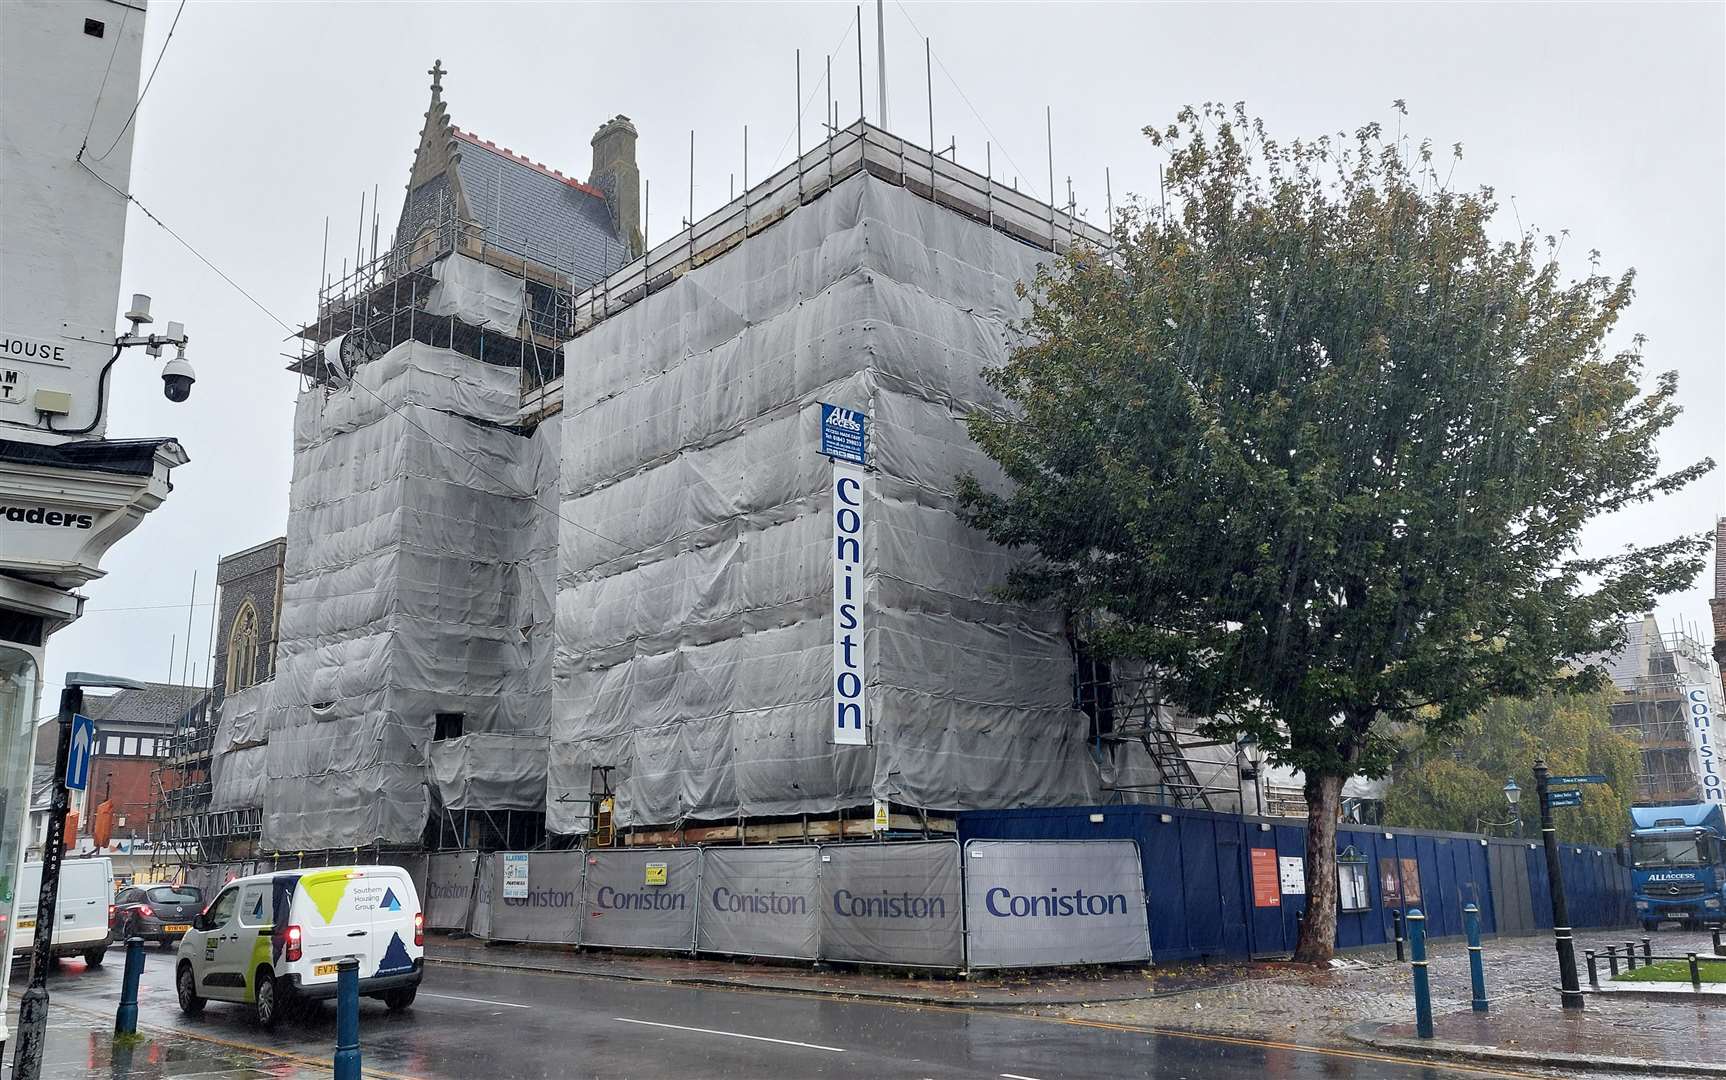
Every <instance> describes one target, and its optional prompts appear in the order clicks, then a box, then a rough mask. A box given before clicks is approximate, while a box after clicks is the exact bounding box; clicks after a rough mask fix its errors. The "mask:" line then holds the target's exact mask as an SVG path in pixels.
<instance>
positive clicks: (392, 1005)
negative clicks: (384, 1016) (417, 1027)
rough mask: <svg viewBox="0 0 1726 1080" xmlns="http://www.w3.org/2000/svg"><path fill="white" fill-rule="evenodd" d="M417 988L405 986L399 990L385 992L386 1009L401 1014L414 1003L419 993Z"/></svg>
mask: <svg viewBox="0 0 1726 1080" xmlns="http://www.w3.org/2000/svg"><path fill="white" fill-rule="evenodd" d="M419 989H420V988H419V987H417V986H404V987H401V988H400V989H397V990H385V991H384V1008H386V1009H388V1010H389V1011H390V1012H401V1011H402V1010H403V1009H405V1008H407V1007H408V1006H409V1005H412V1004H413V1003H414V996H415V995H416V994H418V993H419Z"/></svg>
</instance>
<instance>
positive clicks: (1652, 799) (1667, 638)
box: [1612, 632, 1713, 806]
mask: <svg viewBox="0 0 1726 1080" xmlns="http://www.w3.org/2000/svg"><path fill="white" fill-rule="evenodd" d="M1633 648H1636V649H1637V650H1638V651H1639V652H1640V653H1641V654H1642V657H1641V661H1642V662H1640V663H1638V664H1637V665H1636V668H1637V671H1638V672H1639V673H1637V674H1630V675H1627V676H1626V675H1620V677H1619V678H1618V679H1617V680H1616V681H1617V683H1618V690H1619V697H1618V700H1617V701H1616V702H1614V703H1613V705H1612V729H1613V730H1614V731H1617V732H1619V733H1620V734H1623V735H1627V736H1629V737H1630V738H1631V739H1632V740H1634V741H1635V742H1636V745H1637V747H1638V748H1639V749H1640V750H1641V751H1642V759H1641V768H1640V769H1638V770H1637V774H1636V803H1637V804H1638V805H1641V806H1662V805H1673V804H1678V803H1690V802H1697V801H1699V800H1700V799H1701V798H1702V786H1701V777H1700V776H1699V775H1698V771H1697V756H1696V743H1695V733H1694V731H1693V729H1692V727H1691V724H1690V719H1689V713H1688V711H1687V709H1686V703H1685V699H1684V695H1685V693H1686V691H1688V690H1691V689H1693V688H1695V687H1702V688H1704V689H1708V690H1711V689H1712V685H1711V684H1712V682H1713V680H1712V679H1711V677H1710V674H1709V663H1708V657H1707V650H1706V649H1704V648H1703V646H1702V645H1701V643H1700V642H1698V641H1696V640H1695V639H1694V638H1692V637H1690V636H1689V635H1688V634H1684V633H1680V632H1668V633H1664V634H1655V635H1650V636H1646V637H1645V638H1644V640H1643V641H1642V642H1641V643H1639V644H1638V645H1636V646H1633Z"/></svg>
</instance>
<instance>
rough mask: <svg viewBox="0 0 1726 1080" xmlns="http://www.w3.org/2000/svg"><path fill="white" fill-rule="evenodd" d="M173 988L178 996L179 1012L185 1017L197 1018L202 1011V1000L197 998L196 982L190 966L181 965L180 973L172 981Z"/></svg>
mask: <svg viewBox="0 0 1726 1080" xmlns="http://www.w3.org/2000/svg"><path fill="white" fill-rule="evenodd" d="M174 988H175V989H176V990H177V991H179V994H180V1011H181V1012H183V1013H185V1014H186V1015H187V1016H197V1015H198V1014H199V1013H201V1012H203V1011H204V1004H205V1002H204V999H203V998H201V997H199V996H198V980H197V977H196V976H194V975H193V974H192V965H191V964H181V965H180V973H179V975H178V976H176V977H175V979H174Z"/></svg>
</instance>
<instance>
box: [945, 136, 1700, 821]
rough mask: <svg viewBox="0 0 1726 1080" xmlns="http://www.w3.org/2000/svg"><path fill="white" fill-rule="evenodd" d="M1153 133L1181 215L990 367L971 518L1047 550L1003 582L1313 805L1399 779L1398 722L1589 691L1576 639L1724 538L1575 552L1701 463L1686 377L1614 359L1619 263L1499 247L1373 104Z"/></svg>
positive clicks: (1549, 247) (1123, 247) (1530, 246)
mask: <svg viewBox="0 0 1726 1080" xmlns="http://www.w3.org/2000/svg"><path fill="white" fill-rule="evenodd" d="M1146 134H1147V135H1149V136H1150V138H1151V139H1152V140H1153V141H1154V142H1155V143H1156V144H1157V145H1158V146H1161V147H1163V148H1164V149H1165V150H1167V152H1168V154H1169V159H1168V166H1167V169H1166V173H1165V184H1166V209H1165V208H1163V207H1161V206H1147V205H1137V206H1134V207H1133V208H1130V209H1129V210H1127V211H1126V212H1124V213H1123V214H1122V215H1121V217H1120V219H1119V220H1118V221H1117V222H1116V223H1115V230H1114V240H1115V243H1114V250H1113V251H1112V252H1107V253H1104V252H1098V251H1095V250H1085V249H1081V250H1076V251H1074V252H1073V253H1072V254H1071V255H1070V256H1069V257H1067V258H1065V259H1063V260H1056V261H1055V262H1054V263H1053V265H1052V266H1050V267H1049V268H1048V269H1047V270H1046V271H1045V272H1044V273H1041V274H1039V276H1038V278H1037V280H1036V281H1035V282H1034V283H1032V284H1031V285H1030V286H1029V287H1028V288H1027V289H1026V293H1027V295H1029V296H1030V297H1031V299H1032V308H1031V313H1030V315H1029V317H1028V319H1027V320H1026V322H1025V324H1024V326H1023V328H1022V329H1023V331H1024V336H1023V342H1022V344H1020V345H1019V346H1018V347H1017V348H1016V349H1015V350H1014V352H1013V354H1012V356H1011V357H1010V359H1009V360H1008V362H1007V363H1006V364H1005V365H1004V366H1003V367H1001V368H999V369H997V370H995V371H993V372H991V373H990V381H991V382H992V384H993V385H994V386H995V387H996V388H997V389H998V390H999V391H1000V392H1001V393H1002V394H1004V395H1005V397H1006V398H1007V399H1008V401H1009V402H1010V406H1011V409H1010V412H1002V413H1000V414H979V415H976V416H974V417H973V418H972V419H971V424H970V430H971V434H972V436H973V438H975V440H976V441H977V443H978V444H979V445H980V446H981V447H982V448H983V449H984V450H985V451H986V452H987V453H988V454H989V455H990V456H991V457H992V458H994V460H995V461H996V462H998V463H999V464H1000V466H1001V467H1002V469H1003V471H1004V472H1005V474H1006V476H1007V477H1008V478H1010V479H1011V481H1012V482H1013V487H1012V490H1011V493H1009V494H1001V493H999V492H997V491H994V490H991V489H989V488H985V487H984V486H983V485H982V484H981V483H980V482H978V481H976V480H975V479H974V478H968V477H967V478H961V504H962V508H963V511H964V513H965V514H966V515H967V517H968V519H969V520H970V521H971V522H972V523H973V524H975V525H977V526H978V527H980V528H982V529H983V530H985V531H986V532H987V533H988V534H989V535H990V536H991V537H993V538H994V539H995V540H996V541H998V542H1000V543H1003V544H1007V545H1010V546H1013V547H1017V548H1021V549H1023V550H1024V551H1025V552H1026V553H1027V554H1029V555H1031V556H1032V558H1030V559H1029V560H1028V561H1027V562H1026V563H1025V564H1024V565H1023V566H1022V568H1021V569H1020V570H1019V571H1018V572H1017V573H1016V574H1015V575H1014V576H1013V578H1012V581H1011V585H1010V591H1011V592H1012V593H1013V594H1014V595H1015V596H1016V597H1017V598H1020V599H1027V600H1033V601H1041V602H1058V603H1060V604H1062V605H1064V606H1065V607H1066V609H1067V610H1069V611H1071V612H1074V613H1076V614H1075V616H1074V620H1075V623H1076V628H1077V630H1078V631H1079V633H1080V634H1081V635H1082V636H1084V637H1085V638H1086V639H1087V640H1088V641H1089V642H1090V643H1091V645H1092V646H1093V647H1094V648H1096V649H1097V650H1098V651H1100V652H1102V653H1103V654H1105V655H1115V656H1131V657H1138V658H1144V659H1146V660H1148V661H1149V662H1150V663H1151V664H1152V665H1154V667H1155V668H1156V669H1157V670H1158V671H1159V672H1160V673H1161V679H1162V685H1161V691H1162V693H1163V695H1164V696H1165V698H1166V699H1167V700H1170V701H1172V702H1174V703H1177V704H1179V705H1180V706H1182V707H1183V708H1185V709H1186V710H1187V711H1188V712H1190V713H1192V714H1193V715H1196V716H1203V717H1210V718H1212V719H1211V720H1210V722H1209V729H1210V731H1211V732H1212V733H1213V734H1216V735H1219V736H1222V737H1229V736H1232V735H1235V734H1239V733H1242V732H1251V733H1252V734H1253V735H1255V736H1256V737H1257V738H1258V740H1259V742H1260V744H1261V745H1263V746H1265V747H1267V748H1269V749H1270V750H1271V751H1272V753H1273V754H1274V755H1275V757H1276V759H1277V760H1279V761H1280V762H1282V763H1284V764H1288V765H1292V766H1295V767H1297V768H1301V769H1304V770H1306V771H1307V774H1308V777H1309V800H1310V799H1311V787H1310V782H1311V779H1312V778H1313V777H1315V776H1323V777H1341V776H1347V775H1351V774H1355V773H1365V774H1368V775H1377V774H1381V773H1382V772H1383V771H1384V769H1385V768H1386V767H1387V766H1388V765H1389V763H1390V761H1391V758H1392V754H1393V751H1394V749H1395V743H1394V740H1392V739H1391V738H1389V737H1388V732H1390V731H1391V730H1392V729H1393V727H1394V726H1395V724H1397V723H1399V722H1401V723H1409V722H1412V723H1418V724H1421V725H1425V726H1428V727H1430V728H1433V729H1434V730H1437V731H1441V732H1442V731H1444V730H1447V729H1454V728H1455V727H1457V726H1458V725H1460V724H1462V723H1463V722H1464V721H1465V720H1466V719H1467V718H1468V717H1470V716H1472V715H1474V714H1475V713H1476V712H1478V711H1479V710H1481V709H1482V708H1483V707H1485V706H1486V704H1487V702H1488V701H1489V700H1490V699H1491V698H1493V697H1494V696H1499V695H1509V696H1518V697H1528V696H1534V695H1538V694H1540V693H1543V692H1545V691H1547V690H1548V689H1552V688H1564V689H1588V688H1590V687H1591V686H1594V685H1598V682H1599V672H1598V671H1597V670H1594V669H1589V668H1586V667H1584V666H1583V665H1582V664H1581V663H1580V661H1581V659H1582V658H1583V657H1586V656H1589V655H1591V654H1595V653H1598V652H1601V651H1604V650H1608V649H1611V648H1613V647H1614V646H1616V645H1618V644H1619V643H1620V642H1621V640H1622V634H1623V629H1622V625H1623V622H1624V621H1625V620H1626V619H1627V618H1628V617H1630V616H1634V615H1640V614H1642V613H1643V612H1644V611H1646V610H1648V609H1649V608H1650V607H1651V606H1652V605H1653V602H1654V600H1655V598H1656V597H1658V596H1660V595H1663V594H1666V593H1670V592H1673V591H1676V590H1678V589H1681V588H1683V587H1685V586H1686V585H1687V584H1688V583H1689V582H1690V580H1691V579H1692V578H1694V576H1695V575H1696V573H1697V572H1698V571H1699V570H1700V568H1701V565H1702V559H1703V553H1704V551H1705V550H1706V547H1707V541H1706V539H1705V538H1704V537H1703V536H1701V535H1694V536H1680V537H1677V538H1674V539H1670V540H1667V541H1664V542H1660V543H1655V544H1652V545H1649V546H1646V547H1640V548H1631V549H1627V550H1624V551H1621V552H1618V553H1615V554H1612V555H1606V556H1601V557H1597V558H1581V557H1579V556H1578V555H1577V549H1578V541H1579V536H1580V532H1581V530H1582V528H1583V526H1584V525H1585V524H1587V523H1588V522H1589V521H1591V520H1592V519H1594V518H1596V517H1598V516H1599V515H1602V514H1606V513H1610V512H1613V511H1617V510H1621V509H1624V508H1627V507H1633V506H1636V505H1638V504H1641V503H1645V502H1647V501H1649V500H1651V499H1654V498H1656V497H1657V496H1659V495H1661V494H1663V493H1666V492H1670V491H1672V490H1674V489H1676V488H1679V487H1681V486H1683V485H1684V484H1686V483H1688V482H1690V481H1691V480H1693V479H1695V478H1696V477H1698V476H1700V475H1701V474H1702V473H1704V472H1706V471H1707V470H1708V469H1709V468H1711V467H1712V464H1713V463H1712V462H1711V461H1702V462H1699V463H1696V464H1694V465H1688V466H1685V467H1682V468H1679V469H1677V470H1675V471H1671V472H1662V471H1661V469H1660V464H1659V460H1658V456H1657V454H1656V450H1655V442H1656V439H1657V437H1658V436H1659V434H1660V433H1661V432H1662V431H1663V430H1664V429H1665V428H1666V427H1667V426H1668V425H1670V424H1671V423H1672V421H1673V419H1674V417H1675V416H1676V415H1677V412H1678V406H1677V404H1676V394H1677V382H1676V377H1675V375H1673V374H1671V373H1667V374H1664V375H1661V376H1659V377H1657V378H1655V379H1653V380H1652V387H1651V389H1650V390H1649V391H1648V392H1647V393H1643V392H1642V391H1641V390H1640V389H1639V388H1638V379H1639V377H1640V376H1641V375H1642V357H1641V353H1640V349H1641V342H1640V339H1637V340H1635V342H1634V343H1633V344H1632V345H1631V347H1630V348H1628V349H1626V350H1624V351H1619V352H1615V353H1609V352H1608V351H1607V349H1606V346H1605V341H1606V338H1607V335H1608V333H1609V332H1610V331H1612V330H1613V328H1614V326H1615V325H1616V323H1617V322H1618V320H1619V318H1620V316H1621V315H1622V314H1623V313H1624V311H1625V308H1626V305H1628V304H1629V302H1630V299H1631V292H1632V289H1631V285H1632V276H1631V274H1629V273H1625V274H1624V275H1622V276H1620V277H1617V278H1612V277H1608V276H1606V275H1604V274H1601V273H1598V272H1592V273H1590V274H1589V275H1588V276H1586V277H1584V278H1582V279H1581V280H1575V281H1564V280H1562V274H1561V271H1560V268H1559V265H1558V263H1557V261H1556V250H1557V246H1558V241H1557V240H1556V238H1553V237H1545V238H1539V237H1537V236H1535V235H1534V234H1533V233H1528V234H1524V235H1520V236H1517V237H1516V238H1515V239H1513V240H1511V241H1509V242H1499V241H1496V240H1495V239H1494V233H1495V231H1500V230H1502V229H1503V224H1502V223H1501V222H1499V221H1498V219H1497V218H1496V217H1495V214H1496V211H1497V204H1496V202H1495V200H1494V196H1493V193H1492V191H1491V189H1488V188H1483V189H1480V190H1478V191H1466V192H1465V191H1454V190H1451V189H1450V188H1449V187H1448V186H1447V184H1446V182H1445V181H1444V180H1443V179H1442V178H1441V177H1440V175H1439V173H1438V171H1437V168H1436V167H1435V165H1434V162H1433V154H1432V151H1431V148H1430V146H1428V145H1426V144H1422V145H1421V146H1420V147H1419V148H1418V150H1412V151H1411V150H1408V149H1406V148H1405V147H1404V146H1403V145H1402V144H1401V143H1400V142H1399V141H1393V140H1390V139H1387V138H1385V137H1384V136H1383V135H1382V133H1381V131H1380V129H1379V126H1378V125H1377V124H1369V125H1367V126H1366V127H1364V128H1362V129H1360V130H1359V131H1358V132H1356V134H1355V136H1354V137H1353V138H1346V137H1341V136H1339V137H1337V138H1330V137H1324V138H1319V139H1316V140H1312V141H1295V142H1291V143H1279V142H1277V141H1275V140H1274V139H1272V138H1271V137H1270V135H1269V134H1268V133H1267V132H1266V131H1265V130H1264V128H1263V126H1262V124H1261V123H1260V122H1258V121H1254V120H1250V119H1249V118H1248V116H1247V115H1246V113H1245V112H1244V111H1243V110H1242V109H1240V108H1239V107H1237V108H1235V109H1234V110H1227V109H1224V108H1222V107H1218V106H1211V105H1207V106H1205V107H1204V108H1203V109H1199V110H1193V109H1188V110H1185V111H1183V112H1182V113H1181V114H1180V117H1179V119H1178V122H1177V123H1176V124H1174V125H1171V126H1169V127H1168V128H1166V129H1155V130H1152V129H1147V132H1146ZM1457 152H1458V153H1460V148H1458V150H1457ZM1502 783H1503V778H1502V777H1499V778H1498V780H1497V784H1502ZM1496 786H1497V785H1495V787H1496Z"/></svg>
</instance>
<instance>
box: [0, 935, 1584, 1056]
mask: <svg viewBox="0 0 1726 1080" xmlns="http://www.w3.org/2000/svg"><path fill="white" fill-rule="evenodd" d="M117 959H118V953H117V952H116V953H115V954H114V960H117ZM119 969H120V965H119V964H118V963H117V962H110V963H109V964H107V965H106V966H105V967H103V968H98V969H89V968H86V967H85V966H84V965H83V964H82V963H81V962H80V961H77V960H71V961H67V962H66V963H64V964H62V965H61V967H60V969H59V971H58V972H57V973H56V974H55V975H54V976H53V977H52V978H51V979H50V982H49V987H50V991H51V993H52V995H53V997H52V1002H53V1004H52V1010H53V1016H54V1020H53V1024H52V1027H51V1029H50V1032H49V1040H48V1049H49V1057H50V1067H49V1069H48V1070H47V1071H46V1072H45V1074H44V1075H45V1076H47V1077H51V1078H54V1080H94V1078H97V1077H101V1078H103V1080H117V1078H120V1077H128V1078H130V1077H139V1078H148V1080H154V1078H156V1077H164V1078H165V1077H176V1078H182V1077H193V1076H197V1077H199V1078H200V1080H203V1078H204V1077H205V1076H206V1074H207V1075H208V1076H211V1077H224V1078H225V1077H253V1076H259V1077H262V1076H269V1077H285V1078H290V1080H293V1078H299V1077H309V1076H314V1075H321V1076H328V1075H329V1072H328V1069H329V1066H328V1064H327V1063H328V1062H329V1060H330V1055H331V1052H332V1049H333V1047H334V1043H335V1031H334V1027H335V1020H334V1009H333V1008H331V1007H329V1006H328V1005H325V1006H324V1007H322V1008H321V1009H318V1010H317V1011H316V1012H315V1013H314V1014H312V1015H311V1016H308V1017H305V1018H302V1019H296V1020H293V1021H286V1022H284V1023H282V1024H281V1025H279V1026H277V1027H276V1028H275V1029H274V1030H269V1031H266V1030H262V1029H260V1028H258V1027H257V1026H256V1025H255V1024H254V1023H253V1022H252V1020H251V1019H250V1015H249V1013H248V1011H247V1010H245V1009H243V1008H241V1007H237V1006H232V1005H224V1004H221V1003H211V1005H210V1007H209V1009H208V1010H206V1012H205V1013H204V1014H203V1015H202V1016H199V1017H186V1016H183V1015H182V1014H181V1013H180V1011H179V1009H178V1006H177V1004H176V1002H175V998H174V991H173V986H172V981H173V980H172V975H173V971H172V963H171V962H170V959H169V954H158V953H154V952H152V953H151V954H149V957H148V961H147V965H146V968H145V971H144V976H143V980H142V983H141V991H140V995H139V1009H140V1017H139V1028H140V1031H141V1033H142V1034H143V1035H144V1039H143V1041H142V1043H141V1044H140V1046H141V1047H147V1048H155V1049H154V1050H153V1051H146V1052H145V1053H144V1056H145V1057H146V1058H148V1057H150V1054H151V1053H152V1052H153V1053H154V1054H155V1055H156V1059H153V1060H151V1061H149V1062H147V1065H148V1068H147V1070H144V1071H140V1068H139V1064H138V1058H139V1053H138V1052H137V1051H136V1050H135V1051H134V1053H133V1055H132V1061H133V1064H132V1065H130V1066H122V1065H119V1064H116V1063H115V1062H114V1060H113V1047H112V1042H111V1039H109V1037H108V1036H107V1035H106V1034H105V1032H107V1031H108V1030H109V1029H111V1027H112V1022H113V1021H112V1017H113V1011H114V1007H115V1005H116V1004H117V1001H118V996H119V985H120V970H119ZM22 981H23V980H22V976H21V975H20V974H19V973H18V972H17V971H15V973H14V981H13V986H12V989H13V991H14V992H17V991H20V990H21V989H22ZM1181 996H1183V995H1176V996H1175V998H1174V1000H1178V999H1179V998H1180V997H1181ZM1072 1007H1073V1008H1078V1007H1079V1006H1072ZM360 1014H361V1016H360V1030H361V1035H360V1039H361V1045H362V1048H363V1055H364V1065H365V1070H366V1074H367V1075H368V1076H375V1077H382V1078H385V1080H402V1078H407V1077H413V1078H416V1080H482V1078H483V1080H492V1078H517V1077H520V1078H535V1077H538V1078H550V1077H589V1076H591V1077H605V1078H606V1080H631V1078H643V1077H675V1078H678V1080H705V1078H714V1080H726V1078H754V1077H763V1078H766V1077H772V1078H787V1077H795V1078H803V1077H834V1078H842V1080H843V1078H852V1077H855V1078H858V1080H865V1078H866V1080H883V1078H900V1077H904V1078H910V1080H917V1078H925V1080H959V1078H965V1080H1057V1078H1060V1080H1126V1078H1143V1080H1185V1078H1195V1080H1196V1078H1222V1077H1238V1076H1266V1077H1279V1078H1280V1077H1290V1078H1320V1077H1322V1078H1327V1080H1380V1078H1382V1080H1416V1078H1418V1080H1455V1078H1461V1077H1475V1076H1496V1077H1504V1076H1514V1077H1523V1076H1536V1075H1551V1074H1550V1073H1544V1074H1543V1073H1539V1072H1536V1071H1524V1070H1507V1069H1503V1068H1499V1067H1492V1066H1481V1065H1463V1064H1449V1063H1432V1062H1427V1061H1421V1060H1418V1059H1413V1058H1411V1057H1409V1056H1407V1055H1405V1054H1401V1053H1398V1052H1391V1051H1381V1050H1373V1049H1369V1048H1365V1047H1360V1046H1352V1047H1336V1048H1320V1047H1310V1046H1302V1045H1297V1044H1295V1043H1292V1042H1285V1041H1278V1040H1274V1039H1264V1038H1251V1037H1240V1036H1233V1037H1218V1036H1209V1035H1204V1034H1194V1033H1181V1032H1158V1031H1146V1030H1141V1029H1138V1028H1134V1027H1131V1026H1128V1025H1122V1024H1115V1023H1109V1022H1107V1021H1104V1020H1101V1019H1095V1018H1084V1019H1068V1018H1063V1017H1058V1016H1047V1015H1034V1014H1033V1010H1028V1009H1023V1008H1021V1009H1012V1008H978V1007H973V1006H969V1005H935V1004H917V1003H909V1002H890V1001H884V1000H865V999H859V998H857V997H855V996H851V995H844V996H840V995H817V994H810V993H806V992H785V991H782V990H778V989H757V988H748V987H743V986H738V985H726V986H718V985H688V984H680V983H672V982H667V981H648V980H640V979H630V978H616V977H595V976H593V975H589V974H584V973H576V972H563V971H551V970H509V969H504V968H500V967H496V966H485V967H481V966H470V965H464V964H453V963H442V964H433V965H430V966H429V967H428V974H427V978H426V982H425V984H424V985H423V986H422V987H421V990H420V994H419V999H418V1001H416V1002H415V1004H414V1006H413V1008H411V1009H409V1010H407V1011H406V1012H404V1013H402V1014H399V1015H398V1014H390V1013H387V1012H385V1011H384V1009H383V1007H382V1006H381V1005H380V1004H379V1003H377V1002H371V1001H365V1002H362V1003H361V1009H360ZM1087 1014H1088V1011H1087ZM152 1070H153V1071H152Z"/></svg>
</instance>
